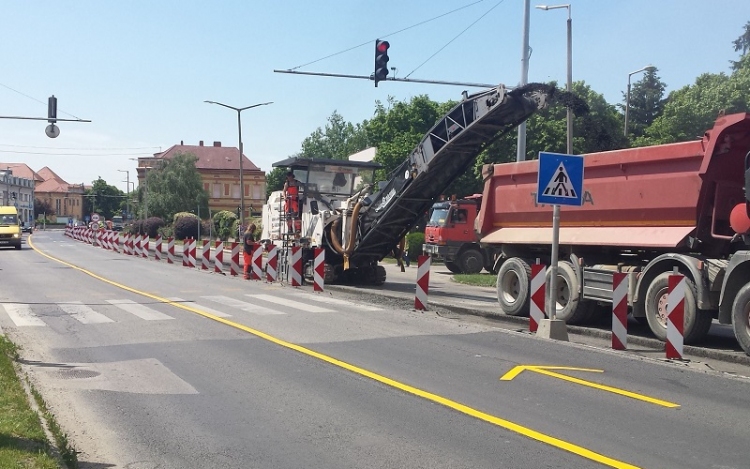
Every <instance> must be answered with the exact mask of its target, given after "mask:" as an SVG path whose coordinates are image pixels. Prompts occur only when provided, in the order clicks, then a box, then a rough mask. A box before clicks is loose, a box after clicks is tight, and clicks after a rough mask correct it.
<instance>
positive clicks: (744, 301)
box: [732, 284, 750, 355]
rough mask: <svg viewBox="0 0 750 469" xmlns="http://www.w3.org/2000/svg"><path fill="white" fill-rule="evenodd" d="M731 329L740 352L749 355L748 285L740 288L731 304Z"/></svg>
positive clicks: (749, 289) (749, 313) (749, 310)
mask: <svg viewBox="0 0 750 469" xmlns="http://www.w3.org/2000/svg"><path fill="white" fill-rule="evenodd" d="M732 328H733V329H734V336H735V337H736V338H737V342H739V344H740V347H742V350H744V351H745V353H746V354H748V355H750V284H747V285H745V286H744V287H742V288H740V291H739V292H737V296H736V297H735V298H734V303H733V304H732Z"/></svg>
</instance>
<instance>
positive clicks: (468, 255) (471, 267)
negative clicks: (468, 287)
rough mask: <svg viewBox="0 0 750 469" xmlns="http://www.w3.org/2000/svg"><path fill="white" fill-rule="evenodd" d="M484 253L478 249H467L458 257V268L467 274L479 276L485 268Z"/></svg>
mask: <svg viewBox="0 0 750 469" xmlns="http://www.w3.org/2000/svg"><path fill="white" fill-rule="evenodd" d="M483 264H484V259H482V253H481V252H479V251H478V250H476V249H467V250H465V251H464V252H462V253H461V255H460V256H459V257H458V266H459V267H461V270H463V272H464V273H465V274H478V273H479V272H481V271H482V268H483V267H484V265H483Z"/></svg>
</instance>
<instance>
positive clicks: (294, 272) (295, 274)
mask: <svg viewBox="0 0 750 469" xmlns="http://www.w3.org/2000/svg"><path fill="white" fill-rule="evenodd" d="M290 267H291V269H289V273H290V274H291V277H292V278H291V285H292V286H293V287H301V286H302V248H301V247H299V246H294V247H292V258H291V259H290Z"/></svg>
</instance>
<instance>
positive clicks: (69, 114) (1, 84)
mask: <svg viewBox="0 0 750 469" xmlns="http://www.w3.org/2000/svg"><path fill="white" fill-rule="evenodd" d="M0 86H2V87H3V88H7V89H9V90H11V91H13V92H14V93H18V94H20V95H21V96H24V97H26V98H29V99H31V100H33V101H36V102H38V103H41V104H44V105H45V106H46V105H47V103H45V102H44V101H40V100H38V99H36V98H35V97H33V96H29V95H27V94H25V93H22V92H20V91H18V90H16V89H13V88H11V87H10V86H8V85H6V84H3V83H0ZM58 111H59V112H61V113H63V114H66V115H68V116H70V117H73V118H75V119H78V120H83V119H81V118H80V117H78V116H75V115H73V114H71V113H69V112H65V111H63V110H62V109H58Z"/></svg>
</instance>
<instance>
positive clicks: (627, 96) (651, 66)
mask: <svg viewBox="0 0 750 469" xmlns="http://www.w3.org/2000/svg"><path fill="white" fill-rule="evenodd" d="M653 68H654V66H653V65H646V66H645V67H643V68H639V69H638V70H636V71H635V72H630V73H628V92H627V93H626V95H625V128H624V129H623V135H624V136H626V137H627V136H628V111H629V110H630V77H632V76H633V75H635V74H636V73H641V72H645V71H646V70H651V69H653Z"/></svg>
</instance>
